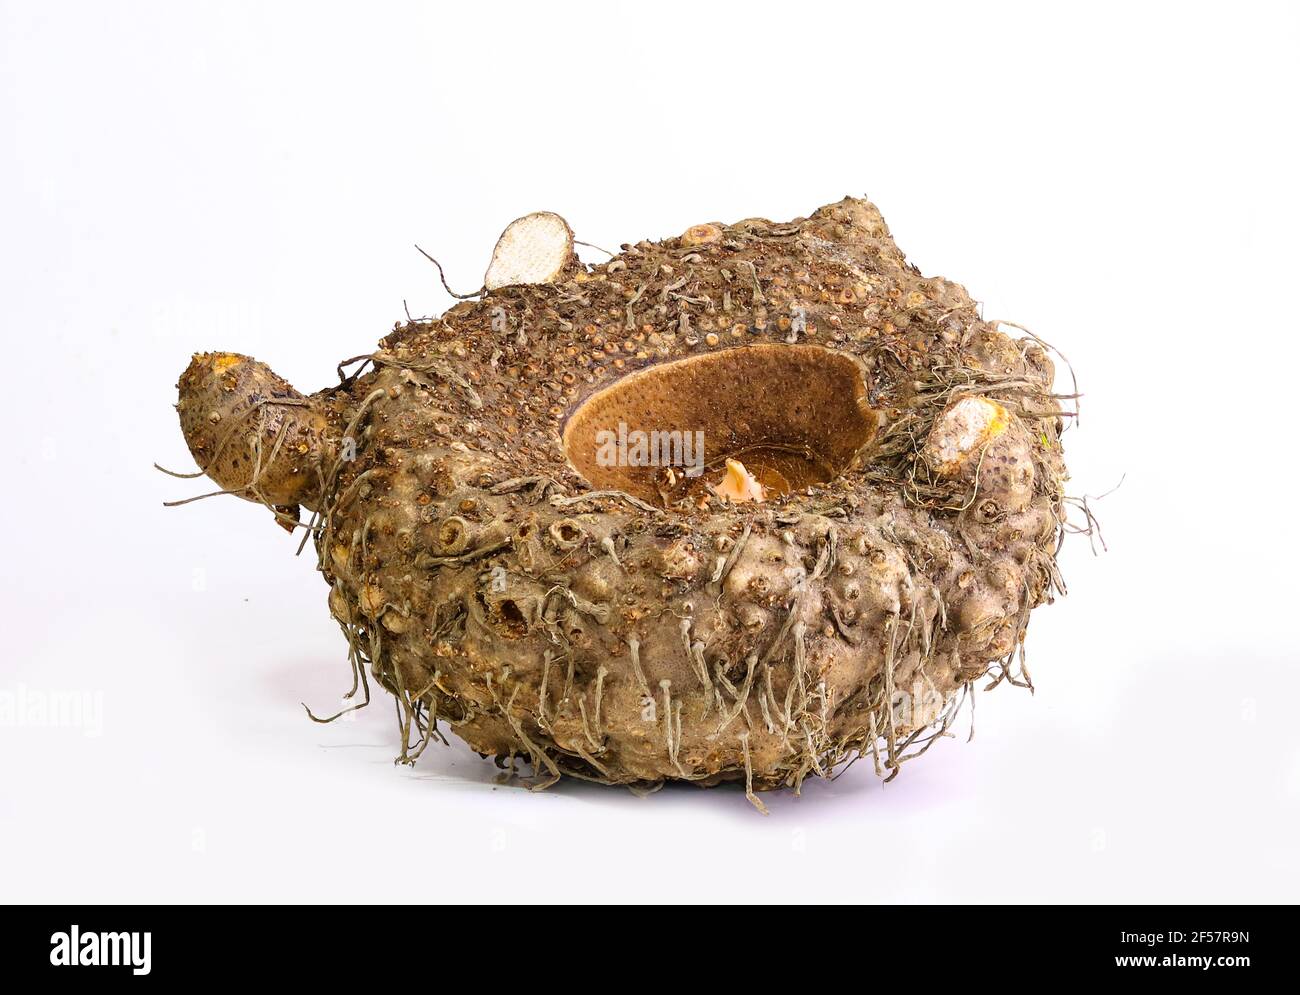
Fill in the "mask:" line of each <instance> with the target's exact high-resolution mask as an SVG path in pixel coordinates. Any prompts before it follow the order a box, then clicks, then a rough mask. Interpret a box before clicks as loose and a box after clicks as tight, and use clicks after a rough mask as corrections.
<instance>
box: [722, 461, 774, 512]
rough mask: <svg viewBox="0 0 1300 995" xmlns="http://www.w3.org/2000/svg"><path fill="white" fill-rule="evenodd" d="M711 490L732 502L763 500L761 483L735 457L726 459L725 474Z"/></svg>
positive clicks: (741, 502)
mask: <svg viewBox="0 0 1300 995" xmlns="http://www.w3.org/2000/svg"><path fill="white" fill-rule="evenodd" d="M712 490H713V493H714V494H716V495H717V496H718V497H720V498H722V499H723V500H726V501H730V502H731V503H732V504H743V503H744V502H746V501H762V500H763V485H762V484H760V483H759V482H758V478H757V477H755V476H754V475H753V474H752V473H750V472H749V471H748V470H746V469H745V464H744V463H742V462H740V460H735V459H729V460H727V475H726V476H725V477H724V478H723V479H722V483H720V484H718V485H717V486H716V487H714V488H712Z"/></svg>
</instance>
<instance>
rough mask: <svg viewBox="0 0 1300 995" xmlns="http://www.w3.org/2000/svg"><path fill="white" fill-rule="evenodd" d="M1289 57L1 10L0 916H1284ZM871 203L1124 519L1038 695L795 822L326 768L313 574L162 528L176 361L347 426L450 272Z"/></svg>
mask: <svg viewBox="0 0 1300 995" xmlns="http://www.w3.org/2000/svg"><path fill="white" fill-rule="evenodd" d="M1298 44H1300V19H1298V15H1297V12H1296V8H1294V7H1293V6H1290V5H1287V4H1282V3H1278V4H1261V3H1238V4H1222V5H1205V4H1168V5H1165V4H1149V5H1136V4H1127V3H1124V4H1094V5H1090V6H1089V7H1087V8H1077V7H1075V8H1065V7H1059V8H1058V7H1050V6H1044V5H1039V4H1023V5H1021V4H1017V5H1006V4H995V5H989V6H982V5H974V4H957V3H954V4H933V5H901V4H866V3H864V4H843V3H828V4H820V3H812V2H805V3H799V4H764V3H744V4H722V3H718V4H701V3H662V4H657V5H653V6H651V7H645V6H644V5H642V6H632V5H621V4H612V3H594V4H556V5H549V6H548V5H541V4H518V5H516V4H504V5H502V4H498V5H494V6H492V7H490V8H488V7H483V6H482V5H478V4H468V3H467V4H460V5H452V4H414V3H412V4H389V3H375V4H366V5H352V6H339V5H331V4H318V3H317V4H287V3H286V4H251V3H250V4H244V3H222V4H216V3H213V4H172V3H123V4H115V5H104V4H95V3H90V2H84V3H36V2H24V3H15V2H8V0H5V2H0V330H2V334H3V343H4V357H5V361H6V362H5V366H6V369H7V370H8V372H9V375H10V376H11V377H12V381H11V384H10V386H9V388H8V392H7V396H8V401H7V403H6V405H5V412H6V418H5V423H6V424H5V434H6V437H7V439H8V443H7V445H8V459H7V460H6V473H5V474H4V487H3V490H0V502H3V516H2V520H3V521H4V522H5V523H6V538H5V542H4V554H3V557H4V572H3V585H4V586H3V605H4V613H5V621H6V623H7V629H8V636H7V638H6V639H5V641H4V646H3V649H0V845H2V846H3V848H4V850H5V852H6V853H8V854H9V855H10V861H11V864H10V867H9V869H8V870H7V871H6V873H5V874H4V875H3V876H2V878H0V900H8V901H71V902H78V901H96V902H120V901H153V900H162V901H244V900H279V901H298V900H305V901H317V900H319V901H336V900H393V901H427V900H539V901H550V900H559V901H567V900H581V899H603V900H624V901H662V900H687V901H695V900H742V901H750V900H784V899H798V900H829V901H887V900H894V901H900V900H901V901H911V900H928V901H963V902H964V901H1005V900H1039V901H1067V902H1070V901H1073V902H1093V901H1175V902H1182V901H1229V900H1234V901H1235V900H1242V901H1256V900H1263V901H1279V900H1290V901H1294V900H1295V899H1296V897H1297V894H1298V893H1300V849H1298V847H1297V839H1298V838H1300V737H1297V736H1296V734H1295V733H1294V732H1293V726H1292V717H1293V715H1294V712H1295V707H1296V698H1295V690H1296V667H1297V652H1296V649H1295V640H1294V636H1293V634H1292V631H1291V620H1292V617H1293V615H1294V613H1295V612H1294V607H1293V602H1294V598H1295V593H1296V584H1295V580H1294V576H1293V575H1292V573H1291V568H1292V567H1293V566H1294V564H1295V562H1296V541H1295V526H1294V523H1293V522H1292V521H1291V518H1290V515H1291V512H1292V508H1291V504H1292V496H1293V494H1294V493H1295V489H1296V483H1297V474H1296V443H1295V438H1294V431H1293V428H1292V425H1293V422H1294V408H1293V404H1292V401H1291V394H1292V391H1293V389H1294V388H1293V382H1294V378H1295V371H1296V369H1297V358H1298V357H1297V347H1296V341H1297V333H1298V332H1300V328H1298V326H1300V309H1297V308H1296V306H1295V301H1294V297H1295V291H1296V274H1297V272H1298V271H1300V258H1298V254H1297V250H1296V245H1295V241H1294V236H1295V232H1296V231H1297V224H1298V222H1300V210H1298V209H1297V208H1298V197H1297V186H1296V183H1295V177H1296V176H1297V175H1298V174H1300V162H1298V161H1297V160H1298V158H1300V157H1298V156H1297V145H1296V129H1295V103H1296V97H1297V89H1298V87H1297V84H1298V83H1300V71H1298V70H1297V61H1296V58H1295V52H1296V49H1297V45H1298ZM846 193H853V194H859V195H860V194H864V193H865V194H866V195H868V196H870V197H871V198H872V199H873V200H875V202H876V203H877V204H878V205H879V206H880V208H881V210H882V211H883V212H884V215H885V217H886V219H887V221H888V222H889V224H890V226H891V228H892V230H893V232H894V234H895V236H896V238H897V240H898V243H899V245H900V247H901V248H902V249H903V250H904V251H905V252H907V253H908V255H909V258H910V259H911V260H912V261H913V262H914V263H915V264H916V265H918V266H919V267H920V268H921V269H922V270H924V271H925V272H927V273H937V274H942V275H945V276H947V277H949V278H952V279H954V280H957V281H959V282H961V283H963V284H965V285H966V286H967V287H968V288H969V289H970V291H971V293H972V295H973V296H974V297H976V298H977V299H979V300H980V301H982V302H983V307H984V314H985V316H986V317H988V318H1003V319H1008V320H1011V321H1015V322H1018V323H1020V324H1023V325H1025V326H1027V327H1029V328H1031V329H1033V330H1034V331H1035V332H1036V333H1037V334H1039V335H1041V336H1043V337H1044V338H1046V339H1048V340H1050V341H1051V342H1053V343H1054V344H1056V345H1057V346H1059V347H1060V348H1061V350H1062V351H1063V352H1064V353H1065V354H1066V355H1068V356H1069V358H1070V360H1071V361H1072V363H1073V365H1074V367H1075V369H1076V370H1077V372H1078V375H1079V378H1080V384H1081V387H1082V389H1083V391H1084V394H1085V396H1084V398H1083V402H1082V418H1081V422H1080V425H1079V426H1078V427H1077V428H1076V429H1071V430H1070V431H1069V432H1068V433H1067V435H1066V437H1065V445H1066V456H1067V460H1068V462H1069V465H1070V468H1071V471H1072V475H1073V479H1072V481H1071V490H1072V493H1074V494H1077V495H1083V494H1093V495H1098V494H1101V493H1103V492H1106V491H1110V490H1111V489H1112V488H1113V487H1114V486H1115V485H1116V484H1117V483H1118V482H1119V481H1120V479H1121V478H1123V479H1124V483H1123V485H1122V486H1121V487H1120V488H1119V489H1118V490H1116V491H1114V492H1113V493H1111V494H1109V495H1108V496H1106V497H1105V498H1103V499H1101V500H1099V501H1096V502H1093V504H1092V506H1093V508H1094V509H1095V511H1096V512H1097V514H1098V516H1099V517H1100V519H1101V523H1102V528H1103V530H1104V536H1105V540H1106V542H1107V544H1108V546H1109V552H1107V553H1104V554H1102V555H1097V556H1094V555H1093V554H1092V553H1091V552H1090V550H1089V544H1088V541H1087V540H1086V539H1084V538H1081V537H1076V538H1075V539H1074V540H1073V541H1072V543H1071V544H1070V545H1069V546H1067V549H1066V552H1065V554H1064V557H1063V569H1064V572H1065V577H1066V580H1067V582H1068V583H1069V586H1070V591H1071V593H1070V596H1069V597H1068V598H1066V599H1063V600H1061V601H1058V602H1057V603H1056V604H1055V605H1052V606H1049V607H1044V608H1042V609H1039V610H1038V611H1037V612H1036V613H1035V615H1034V618H1033V622H1032V624H1031V626H1030V630H1029V641H1028V648H1029V662H1030V666H1031V669H1032V670H1033V673H1034V677H1035V680H1036V683H1037V686H1038V690H1037V693H1036V694H1035V695H1034V696H1033V697H1031V696H1030V695H1029V694H1028V693H1026V692H1022V691H1018V690H1016V689H1014V688H1009V687H1003V688H999V689H998V690H997V691H996V692H995V693H992V694H989V695H984V696H982V697H981V700H980V703H979V710H978V712H977V720H976V722H977V733H976V737H975V739H974V741H973V742H972V743H970V744H969V745H968V744H966V743H965V742H964V738H965V737H964V731H965V730H964V729H963V730H961V731H962V733H963V735H961V736H959V737H958V739H956V740H954V741H952V742H944V743H941V744H939V745H937V746H936V747H935V748H934V749H933V750H932V751H930V753H929V754H928V755H927V756H926V757H925V758H924V759H923V760H921V761H919V762H917V763H914V764H911V765H909V766H908V767H907V768H906V769H905V770H904V771H903V772H902V774H901V775H900V776H899V778H898V779H897V780H896V781H894V782H893V783H891V784H889V785H888V786H885V787H882V786H881V784H880V783H879V781H878V780H877V779H876V778H875V777H874V775H873V774H872V773H871V771H870V769H869V764H866V763H863V764H859V765H857V766H856V767H854V768H853V769H852V770H851V771H850V772H849V773H848V774H846V775H845V776H844V777H842V778H840V779H839V780H837V781H835V782H833V783H822V782H815V783H809V784H808V785H807V786H806V787H805V790H804V793H803V795H802V797H799V798H796V797H794V796H792V795H789V794H781V795H771V796H768V797H766V799H765V800H766V801H767V803H768V805H769V807H770V808H771V809H772V814H771V816H770V817H768V818H766V819H764V818H762V817H760V816H758V815H757V814H755V813H754V812H753V811H752V810H751V809H750V807H749V806H748V805H747V804H746V802H745V800H744V797H743V794H742V793H741V792H739V791H737V790H730V789H721V790H717V791H711V792H703V791H699V790H696V789H693V788H679V789H669V790H665V791H663V792H661V793H660V794H658V795H656V796H654V797H652V798H650V799H638V798H635V797H633V796H632V795H630V794H628V793H626V792H623V791H621V790H619V789H603V788H599V787H596V786H589V785H579V784H562V785H559V786H557V787H555V788H554V789H552V790H550V791H549V792H546V793H544V794H530V793H527V792H524V791H521V790H518V789H517V788H514V787H509V786H501V785H498V784H496V783H495V781H494V776H495V774H496V773H497V772H496V770H495V768H494V767H493V766H492V765H491V763H490V762H487V761H482V760H480V759H479V758H478V757H476V756H474V755H473V754H471V753H470V752H469V751H468V750H467V749H466V748H465V747H463V746H462V745H460V744H459V743H458V742H453V745H452V746H451V747H450V748H448V749H432V748H431V749H430V751H429V752H428V753H426V754H425V757H424V758H423V759H422V760H421V761H420V763H419V764H418V765H417V766H416V767H415V768H414V769H405V768H398V767H394V766H393V764H392V758H393V756H395V754H396V752H397V733H396V728H395V719H394V716H393V712H392V707H391V704H390V703H389V702H388V701H387V699H384V698H377V699H376V701H375V704H374V705H373V706H372V707H371V708H369V709H367V710H366V711H364V712H362V713H360V714H358V715H357V716H356V717H355V718H354V719H353V720H351V721H348V722H340V723H337V724H335V725H333V726H318V725H314V724H312V723H310V722H308V721H307V719H306V718H305V716H304V714H303V711H302V708H301V707H300V705H299V702H300V701H306V702H308V703H309V704H311V705H312V706H313V707H315V708H317V709H318V710H323V709H327V708H329V707H330V706H331V705H333V704H334V703H336V702H337V701H338V698H339V695H340V693H341V692H343V691H345V690H346V689H347V686H348V684H349V672H348V667H347V663H346V659H345V652H344V649H345V647H344V644H343V641H342V639H341V637H340V635H339V632H338V630H337V628H336V626H335V625H334V624H333V622H332V621H331V620H330V618H329V615H328V612H327V609H326V604H325V594H326V589H325V586H324V585H323V584H322V583H321V581H320V579H319V578H318V577H317V576H315V575H314V570H313V564H312V561H311V559H310V558H309V556H306V555H304V556H303V557H300V558H295V557H294V555H293V550H294V547H295V545H296V542H295V540H294V539H291V538H290V537H288V536H287V535H286V534H285V533H284V532H282V531H281V530H280V529H278V528H277V527H276V526H275V525H274V524H273V522H272V521H271V520H270V517H269V516H268V515H267V514H266V513H265V512H264V511H263V510H261V509H258V508H256V507H254V506H252V505H248V504H244V503H242V502H239V501H236V500H234V499H225V498H222V499H218V500H212V501H206V502H199V503H197V504H193V505H187V506H185V507H183V508H178V509H163V508H162V506H161V505H162V502H163V501H164V500H168V499H176V498H180V497H185V496H188V495H191V494H196V493H200V492H201V491H202V490H204V489H207V487H206V485H205V484H204V482H203V481H180V480H175V479H171V478H167V477H164V476H162V475H160V474H158V473H157V472H156V471H154V470H153V469H152V468H151V464H152V463H153V462H154V461H155V460H157V461H159V462H161V463H162V464H164V465H167V466H171V467H173V468H175V469H180V470H185V469H190V468H192V464H191V463H190V462H189V460H188V456H187V453H186V450H185V446H184V443H183V441H182V439H181V435H180V432H179V429H178V426H177V423H176V419H175V415H174V412H173V411H172V409H171V405H172V404H173V403H174V401H175V391H174V385H175V382H176V379H177V376H178V374H179V373H180V371H181V370H182V369H183V368H184V366H185V364H186V363H187V362H188V359H189V356H190V354H191V352H194V351H198V350H207V349H224V350H232V351H239V352H246V353H251V354H253V355H255V356H257V357H258V358H260V359H262V360H264V361H266V362H267V363H269V364H270V365H272V366H273V367H274V368H275V369H276V370H277V372H279V373H281V374H282V375H283V376H285V377H287V378H288V379H289V380H290V381H291V382H293V383H294V384H295V385H296V386H297V387H298V388H299V389H302V390H309V391H310V390H315V389H318V388H319V387H322V386H325V385H326V384H328V383H330V382H332V381H333V379H334V377H335V373H334V367H335V364H336V363H337V362H338V361H339V360H340V359H342V358H345V357H349V356H354V355H356V354H357V353H360V352H364V351H366V350H368V349H370V348H371V347H372V345H373V343H374V342H375V341H376V340H377V339H378V338H379V337H381V336H382V335H383V334H385V333H386V332H387V331H388V330H389V329H391V327H392V325H393V323H394V321H396V320H398V319H399V318H401V317H402V316H403V313H404V312H403V308H404V302H405V306H406V307H409V308H410V311H411V313H412V314H416V315H420V314H437V313H440V312H441V311H442V310H443V309H445V308H446V307H447V306H449V304H450V303H451V300H450V299H449V298H448V297H447V296H446V294H445V293H444V292H443V291H442V289H441V288H440V286H439V284H438V283H437V280H436V275H435V273H434V272H433V270H432V268H431V267H430V266H429V264H428V263H427V262H426V261H425V260H424V259H423V258H422V257H421V256H420V255H419V254H418V253H417V252H416V251H415V250H414V248H413V247H412V244H413V243H415V242H418V243H420V244H421V245H422V246H423V247H424V248H426V249H428V250H429V251H431V252H433V253H434V254H436V255H437V256H438V257H439V258H440V260H441V261H442V262H443V264H444V266H445V267H446V269H447V273H448V278H449V280H450V281H451V282H452V284H453V286H454V287H459V288H463V289H466V290H468V289H471V288H473V287H474V286H476V285H477V283H478V281H479V280H480V279H481V275H482V273H483V270H484V268H485V265H486V263H487V257H488V254H489V252H490V250H491V248H492V245H493V243H494V241H495V239H496V236H497V234H498V233H499V232H500V230H501V228H502V227H503V226H504V224H505V223H506V222H508V221H509V220H510V219H512V218H515V217H517V216H519V215H521V214H524V213H526V212H528V211H532V210H537V209H547V210H554V211H557V212H559V213H561V214H563V215H564V216H565V217H566V218H567V219H568V220H569V221H570V223H571V224H572V225H573V227H574V229H575V231H576V233H577V237H578V238H580V239H582V240H583V241H586V242H591V243H595V244H597V245H607V246H610V247H616V246H617V245H618V244H619V243H621V242H625V241H635V240H637V239H640V238H642V237H653V238H661V237H665V236H669V235H673V234H676V233H678V232H680V231H682V230H683V229H685V228H686V227H687V226H689V225H691V224H694V223H698V222H702V221H709V220H722V221H731V220H736V219H739V218H744V217H749V216H754V215H762V216H767V217H770V218H772V219H774V220H778V221H779V220H785V219H788V218H791V217H795V216H799V215H805V214H808V213H809V212H811V211H812V210H814V209H815V208H816V207H818V206H819V205H821V204H824V203H827V202H830V201H833V200H837V199H839V198H840V197H842V196H843V195H845V194H846ZM583 251H584V253H587V254H588V258H592V259H595V258H599V256H598V254H592V250H583ZM1062 377H1064V371H1062ZM1058 384H1059V385H1060V386H1061V387H1062V388H1065V387H1066V382H1065V381H1064V380H1062V381H1058ZM60 704H62V705H63V706H69V705H70V704H76V705H77V708H78V709H79V711H77V712H76V713H75V714H74V713H72V712H67V711H64V712H59V711H58V709H57V708H56V709H55V711H54V712H51V711H49V709H48V708H47V707H46V706H51V707H53V706H58V705H60ZM394 861H396V862H397V866H398V868H400V870H399V872H397V873H395V872H394Z"/></svg>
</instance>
